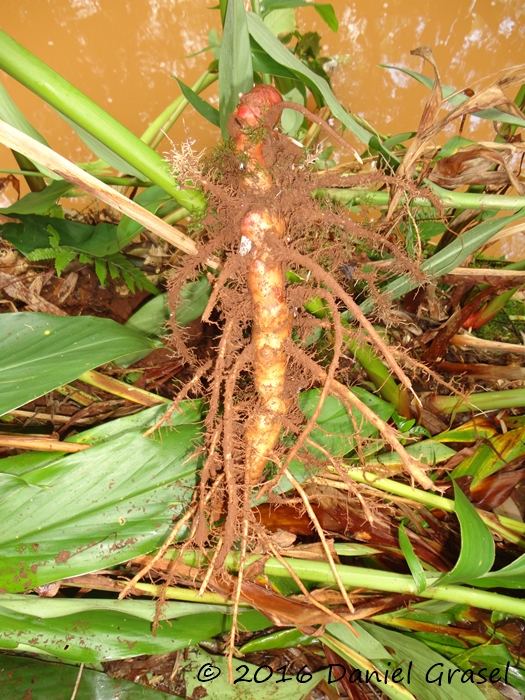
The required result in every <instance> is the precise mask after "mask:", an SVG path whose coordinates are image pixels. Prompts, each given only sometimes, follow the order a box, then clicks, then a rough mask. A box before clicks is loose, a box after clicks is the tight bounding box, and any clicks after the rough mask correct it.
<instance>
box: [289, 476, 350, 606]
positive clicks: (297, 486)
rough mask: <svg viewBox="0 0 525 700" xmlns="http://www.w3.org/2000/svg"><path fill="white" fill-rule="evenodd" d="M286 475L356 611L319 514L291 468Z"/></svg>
mask: <svg viewBox="0 0 525 700" xmlns="http://www.w3.org/2000/svg"><path fill="white" fill-rule="evenodd" d="M284 474H285V476H286V477H287V478H288V480H289V481H290V483H291V484H292V486H293V487H294V489H295V490H296V491H297V493H298V494H299V495H300V496H301V500H302V501H303V503H304V507H305V508H306V512H307V513H308V515H309V516H310V519H311V521H312V522H313V524H314V527H315V529H316V532H317V534H318V535H319V539H320V540H321V544H322V545H323V549H324V552H325V554H326V558H327V559H328V563H329V564H330V569H331V570H332V574H333V575H334V578H335V580H336V583H337V587H338V588H339V590H340V592H341V595H342V596H343V600H344V601H345V603H346V605H347V607H348V609H349V610H350V612H355V610H354V606H353V605H352V603H351V601H350V598H349V597H348V593H347V591H346V588H345V587H344V585H343V582H342V581H341V577H340V576H339V572H338V571H337V566H336V565H335V561H334V558H333V556H332V552H331V551H330V547H329V546H328V542H327V541H326V537H325V535H324V531H323V528H322V527H321V523H320V522H319V520H318V518H317V515H316V514H315V511H314V509H313V508H312V505H311V503H310V501H309V500H308V496H307V494H306V492H305V490H304V489H303V487H302V486H301V484H300V483H299V482H298V481H297V479H296V478H295V477H294V476H293V474H292V473H291V472H290V470H289V469H285V470H284Z"/></svg>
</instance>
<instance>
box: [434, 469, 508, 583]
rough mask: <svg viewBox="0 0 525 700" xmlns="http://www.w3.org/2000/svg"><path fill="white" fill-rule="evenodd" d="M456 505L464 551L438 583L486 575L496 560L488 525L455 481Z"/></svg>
mask: <svg viewBox="0 0 525 700" xmlns="http://www.w3.org/2000/svg"><path fill="white" fill-rule="evenodd" d="M454 509H455V512H456V515H457V516H458V520H459V526H460V529H461V551H460V553H459V559H458V560H457V562H456V564H455V566H454V568H453V569H452V571H450V572H449V573H448V574H445V575H444V576H443V578H441V579H439V580H438V581H437V583H439V585H440V586H442V585H445V584H447V585H451V584H454V583H455V584H458V583H464V582H465V581H469V580H471V579H475V578H478V577H480V576H483V575H484V574H486V573H487V572H488V571H490V568H491V566H492V565H493V564H494V557H495V546H494V540H493V539H492V535H491V534H490V531H489V529H488V528H487V526H486V525H485V523H484V522H483V520H482V519H481V517H480V516H479V515H478V513H477V512H476V509H475V508H474V506H473V505H472V503H470V501H469V500H468V498H467V497H466V496H465V494H464V493H463V491H462V490H461V489H460V488H459V487H458V486H457V485H456V482H454Z"/></svg>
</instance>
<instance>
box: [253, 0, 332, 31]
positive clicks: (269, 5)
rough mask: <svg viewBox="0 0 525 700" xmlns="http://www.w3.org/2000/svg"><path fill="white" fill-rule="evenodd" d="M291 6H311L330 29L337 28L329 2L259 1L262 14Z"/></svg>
mask: <svg viewBox="0 0 525 700" xmlns="http://www.w3.org/2000/svg"><path fill="white" fill-rule="evenodd" d="M291 7H313V8H315V10H316V11H317V13H318V14H319V16H320V17H321V19H323V20H324V21H325V22H326V24H327V25H328V26H329V27H330V29H332V31H334V32H336V31H337V30H338V28H339V22H338V21H337V17H336V16H335V12H334V8H333V6H332V5H330V4H329V3H319V2H306V0H263V2H261V12H262V14H263V16H265V15H267V14H268V13H269V12H271V11H272V10H277V9H281V8H283V9H284V8H291Z"/></svg>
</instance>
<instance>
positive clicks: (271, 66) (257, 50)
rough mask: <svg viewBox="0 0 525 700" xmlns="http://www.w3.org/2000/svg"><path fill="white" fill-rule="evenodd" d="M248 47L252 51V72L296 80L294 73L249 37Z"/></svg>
mask: <svg viewBox="0 0 525 700" xmlns="http://www.w3.org/2000/svg"><path fill="white" fill-rule="evenodd" d="M250 46H251V51H252V65H253V70H254V71H256V72H257V73H268V74H269V75H274V76H277V77H280V78H290V79H291V80H295V79H296V75H295V73H292V71H291V70H289V69H288V68H285V67H284V66H282V65H281V64H280V63H278V62H277V61H276V60H274V59H273V58H272V57H271V56H270V55H268V54H267V53H266V51H264V49H262V48H261V47H260V46H259V44H258V43H257V42H256V41H255V39H254V38H253V37H252V36H251V37H250Z"/></svg>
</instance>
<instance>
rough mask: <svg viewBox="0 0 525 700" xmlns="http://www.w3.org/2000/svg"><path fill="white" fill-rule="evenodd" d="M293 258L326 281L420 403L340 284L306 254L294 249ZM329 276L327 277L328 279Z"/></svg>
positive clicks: (405, 378) (388, 350) (383, 344)
mask: <svg viewBox="0 0 525 700" xmlns="http://www.w3.org/2000/svg"><path fill="white" fill-rule="evenodd" d="M293 260H294V261H296V262H297V263H299V264H300V265H303V266H304V267H306V269H308V270H311V271H312V272H313V274H314V275H315V276H316V277H317V278H318V279H319V280H321V281H323V282H326V283H327V284H329V286H330V287H331V288H332V290H333V292H334V293H335V294H336V295H337V296H338V297H339V298H340V299H341V301H342V302H344V304H345V305H346V306H347V308H348V310H349V311H350V312H351V313H352V315H353V316H354V318H355V319H356V321H358V322H359V324H360V325H361V326H362V327H363V328H364V329H365V330H366V331H367V333H368V335H369V336H370V338H371V340H373V341H374V342H375V343H376V345H377V347H378V348H379V349H380V350H381V352H382V354H383V357H384V358H385V360H386V361H387V363H388V365H389V366H390V369H391V370H392V371H393V372H395V374H396V375H397V377H398V379H399V381H400V382H401V383H402V384H403V386H405V387H406V388H407V389H408V391H410V392H411V393H412V394H413V395H414V396H415V398H416V401H417V402H418V403H421V401H420V399H419V397H418V396H417V394H416V393H415V391H414V389H413V388H412V382H411V381H410V379H409V378H408V377H407V375H406V374H405V373H404V372H403V370H402V369H401V367H400V366H399V364H398V363H397V361H396V359H395V357H394V356H393V354H392V351H391V349H390V348H389V347H388V345H387V344H386V343H385V341H384V340H383V338H381V336H380V335H379V333H378V332H377V331H376V329H375V328H374V326H373V325H372V324H371V323H370V321H369V320H368V319H367V317H366V316H365V315H364V313H363V312H362V311H361V309H360V308H359V306H358V305H357V304H356V303H355V301H354V300H353V299H352V297H351V296H350V295H349V294H347V293H346V292H345V290H344V289H343V288H342V287H341V285H340V284H339V283H338V282H337V281H336V280H335V279H334V278H333V277H332V276H331V275H329V276H328V275H327V272H326V270H325V269H324V268H322V267H321V265H318V264H317V263H316V262H314V261H313V260H311V258H309V257H308V256H307V255H302V254H301V253H299V252H297V251H294V252H293ZM328 277H329V279H328Z"/></svg>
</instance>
